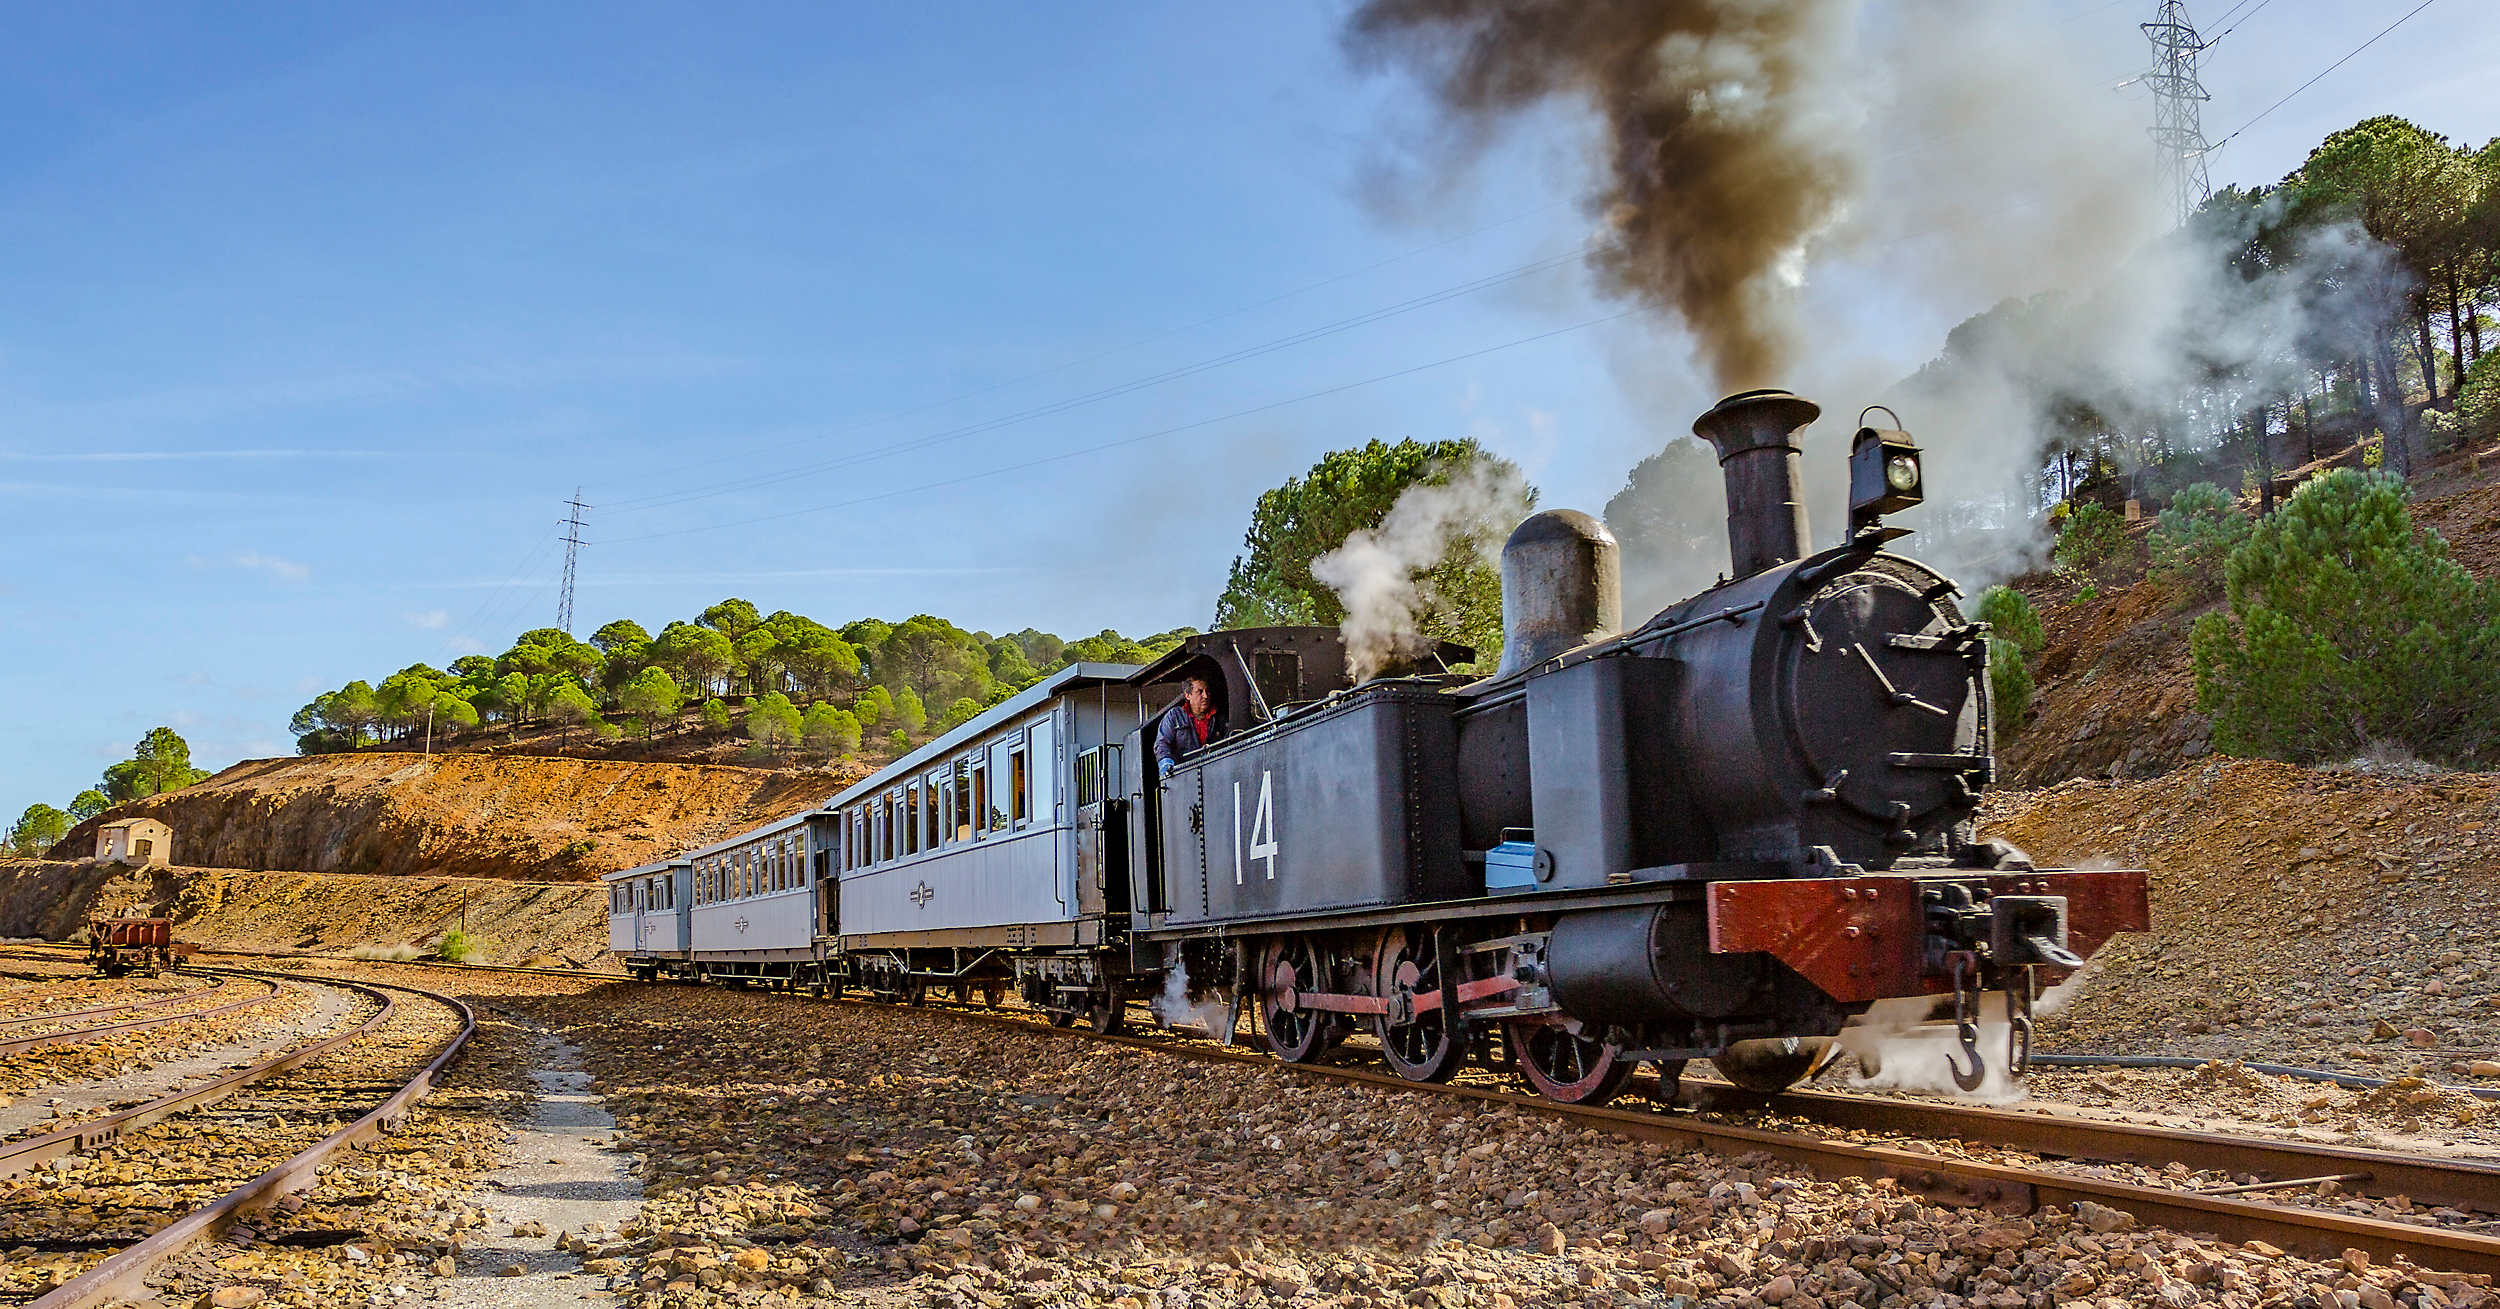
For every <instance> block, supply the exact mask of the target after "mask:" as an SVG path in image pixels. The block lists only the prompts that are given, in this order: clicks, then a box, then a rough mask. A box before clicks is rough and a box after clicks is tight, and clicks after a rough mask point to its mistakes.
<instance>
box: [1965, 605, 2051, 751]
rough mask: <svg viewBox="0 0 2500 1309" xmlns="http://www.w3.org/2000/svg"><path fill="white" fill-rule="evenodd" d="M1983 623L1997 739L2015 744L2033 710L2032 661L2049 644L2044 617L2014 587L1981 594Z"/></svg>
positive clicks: (1980, 615)
mask: <svg viewBox="0 0 2500 1309" xmlns="http://www.w3.org/2000/svg"><path fill="white" fill-rule="evenodd" d="M1978 617H1979V620H1980V621H1981V622H1983V623H1986V624H1987V625H1988V629H1989V636H1988V692H1989V696H1990V698H1991V699H1992V700H1993V701H1994V702H1995V709H1996V714H1995V718H1994V720H1993V721H1994V723H1995V726H1996V733H1997V736H1998V737H1999V738H2000V739H2002V740H2008V741H2010V740H2012V739H2014V735H2015V733H2017V732H2020V731H2021V730H2022V728H2023V717H2024V715H2025V714H2027V713H2028V712H2029V711H2030V709H2031V693H2032V690H2033V689H2034V684H2033V682H2032V680H2031V661H2032V659H2033V658H2034V657H2035V656H2037V655H2038V654H2039V653H2040V647H2042V646H2043V645H2046V644H2048V633H2047V632H2046V631H2045V630H2043V629H2042V628H2041V626H2040V615H2039V614H2038V613H2037V612H2036V611H2034V610H2033V609H2032V607H2031V602H2030V601H2029V600H2026V599H2024V598H2023V593H2022V592H2020V591H2017V590H2015V589H2014V588H2012V587H2010V586H1992V587H1989V588H1988V589H1987V590H1985V591H1982V592H1980V593H1979V606H1978Z"/></svg>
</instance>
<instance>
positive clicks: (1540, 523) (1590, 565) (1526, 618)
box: [1494, 509, 1623, 677]
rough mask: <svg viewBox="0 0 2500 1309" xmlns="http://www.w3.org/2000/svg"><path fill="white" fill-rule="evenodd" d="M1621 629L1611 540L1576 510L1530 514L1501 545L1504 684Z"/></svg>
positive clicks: (1620, 594) (1617, 573)
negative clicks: (1528, 669)
mask: <svg viewBox="0 0 2500 1309" xmlns="http://www.w3.org/2000/svg"><path fill="white" fill-rule="evenodd" d="M1622 625H1623V575H1622V569H1621V565H1620V564H1619V563H1618V562H1617V560H1616V558H1615V536H1614V533H1612V532H1609V531H1607V530H1606V525H1605V524H1604V523H1601V522H1599V521H1597V520H1596V519H1594V518H1591V517H1589V516H1588V515H1587V514H1584V513H1581V512H1580V511H1579V510H1577V509H1548V510H1545V511H1544V512H1542V513H1535V514H1530V515H1529V516H1528V520H1527V521H1526V522H1524V523H1521V524H1520V525H1519V526H1518V528H1517V529H1516V530H1514V531H1512V532H1511V534H1510V539H1509V540H1508V541H1505V542H1503V543H1502V665H1501V668H1500V670H1499V671H1497V672H1496V673H1495V674H1494V676H1496V677H1507V676H1509V675H1510V674H1512V673H1515V672H1518V671H1519V670H1520V669H1522V668H1530V667H1534V666H1535V665H1537V664H1540V663H1543V662H1545V661H1546V660H1548V659H1551V658H1553V657H1554V656H1555V655H1558V654H1561V653H1562V652H1563V651H1565V650H1569V649H1571V648H1572V647H1574V646H1580V645H1586V644H1588V643H1589V642H1591V641H1594V640H1597V639H1599V638H1600V637H1607V636H1612V635H1614V633H1615V629H1617V628H1619V627H1621V626H1622Z"/></svg>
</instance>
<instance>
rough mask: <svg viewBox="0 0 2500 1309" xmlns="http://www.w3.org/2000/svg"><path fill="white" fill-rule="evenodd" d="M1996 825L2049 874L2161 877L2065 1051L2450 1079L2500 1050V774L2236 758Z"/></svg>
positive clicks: (2014, 810)
mask: <svg viewBox="0 0 2500 1309" xmlns="http://www.w3.org/2000/svg"><path fill="white" fill-rule="evenodd" d="M1984 817H1985V819H1986V823H1985V825H1986V827H1987V830H1988V832H1989V834H1990V835H1993V836H1998V837H2002V838H2004V839H2006V840H2008V841H2011V842H2013V843H2014V844H2015V845H2017V846H2020V847H2021V848H2023V849H2024V850H2026V851H2028V852H2029V853H2030V854H2031V855H2032V856H2033V857H2034V858H2036V859H2038V860H2039V861H2041V863H2042V864H2043V865H2044V866H2046V865H2049V864H2058V865H2066V866H2072V865H2077V864H2082V865H2094V864H2098V865H2100V866H2104V867H2106V866H2109V865H2110V864H2113V863H2114V864H2119V865H2123V866H2129V867H2136V868H2143V869H2147V870H2149V871H2150V872H2151V873H2152V892H2153V930H2152V932H2151V933H2150V934H2148V935H2143V936H2127V937H2121V938H2119V939H2118V941H2117V942H2115V943H2114V944H2112V945H2111V946H2110V947H2109V948H2108V949H2107V950H2106V951H2105V952H2103V954H2102V955H2101V956H2100V958H2099V959H2097V960H2096V961H2095V962H2094V965H2093V969H2092V973H2091V975H2090V976H2089V977H2088V979H2087V981H2086V983H2085V985H2084V988H2083V996H2082V999H2081V1000H2079V1001H2078V1002H2077V1003H2076V1004H2075V1005H2074V1006H2073V1007H2072V1008H2070V1009H2068V1010H2066V1011H2065V1012H2064V1013H2062V1014H2060V1015H2058V1017H2057V1018H2056V1019H2054V1020H2052V1021H2051V1022H2049V1023H2045V1024H2044V1025H2043V1039H2044V1041H2046V1042H2048V1043H2049V1044H2050V1045H2051V1046H2052V1047H2053V1048H2056V1049H2060V1050H2066V1051H2082V1050H2100V1051H2108V1052H2113V1053H2145V1054H2151V1053H2160V1054H2191V1055H2202V1056H2228V1057H2237V1058H2272V1059H2278V1060H2287V1059H2293V1057H2297V1059H2316V1060H2322V1061H2325V1062H2328V1063H2343V1064H2347V1065H2351V1064H2356V1063H2357V1064H2362V1065H2394V1066H2396V1067H2398V1068H2405V1067H2411V1066H2420V1067H2423V1068H2425V1069H2427V1070H2429V1071H2432V1072H2436V1073H2439V1074H2440V1075H2442V1076H2447V1075H2449V1073H2450V1072H2451V1070H2452V1066H2453V1065H2454V1064H2456V1063H2458V1062H2459V1061H2464V1060H2473V1059H2488V1058H2491V1057H2493V1055H2494V1053H2495V1051H2500V973H2496V972H2495V969H2500V774H2491V773H2441V772H2438V771H2436V770H2432V769H2423V768H2419V767H2416V768H2414V769H2410V770H2407V771H2406V772H2404V773H2402V774H2398V775H2385V774H2371V773H2365V772H2359V771H2351V770H2342V769H2319V768H2297V767H2294V766H2292V765H2290V764H2282V763H2274V762H2272V761H2261V760H2221V759H2216V760H2211V761H2208V762H2206V763H2202V764H2197V765H2192V766H2189V767H2186V768H2181V769H2178V770H2176V771H2174V772H2170V773H2167V774H2165V775H2163V776H2161V777H2157V778H2153V779H2150V780H2146V781H2122V782H2096V781H2073V782H2067V783H2065V784H2064V785H2061V786H2057V787H2053V788H2050V789H2047V790H2042V791H2032V792H2026V793H2017V794H2011V795H2007V794H2002V793H2001V794H1999V795H1994V796H1991V797H1990V798H1989V802H1988V810H1987V812H1986V814H1985V815H1984ZM2408 1032H2414V1033H2420V1036H2418V1037H2415V1038H2413V1039H2411V1040H2407V1039H2405V1037H2404V1036H2403V1034H2404V1033H2408ZM2294 1061H2297V1060H2296V1059H2295V1060H2294Z"/></svg>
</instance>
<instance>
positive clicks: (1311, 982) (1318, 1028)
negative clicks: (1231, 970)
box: [1259, 936, 1329, 1064]
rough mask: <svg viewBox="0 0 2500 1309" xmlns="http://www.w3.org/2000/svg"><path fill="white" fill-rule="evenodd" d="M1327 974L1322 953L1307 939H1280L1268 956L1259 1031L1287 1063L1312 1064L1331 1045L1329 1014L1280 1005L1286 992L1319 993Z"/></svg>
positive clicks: (1263, 968) (1263, 972) (1264, 965)
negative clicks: (1322, 966)
mask: <svg viewBox="0 0 2500 1309" xmlns="http://www.w3.org/2000/svg"><path fill="white" fill-rule="evenodd" d="M1323 976H1324V974H1323V973H1322V972H1321V970H1320V959H1319V950H1318V949H1317V948H1316V947H1315V946H1313V945H1312V944H1311V938H1309V937H1307V936H1287V937H1280V938H1278V939H1277V940H1276V941H1274V942H1273V943H1271V944H1270V945H1269V946H1268V947H1267V950H1266V952H1265V954H1264V957H1263V960H1262V966H1261V967H1260V969H1259V977H1260V978H1261V980H1262V982H1263V985H1262V986H1261V987H1260V988H1259V1029H1260V1030H1261V1031H1263V1032H1265V1033H1267V1048H1268V1049H1270V1050H1272V1051H1274V1052H1275V1053H1276V1057H1277V1058H1279V1059H1282V1060H1284V1061H1285V1062H1287V1063H1292V1064H1303V1063H1309V1062H1310V1061H1311V1060H1312V1059H1314V1058H1316V1057H1318V1055H1319V1052H1320V1051H1321V1050H1324V1049H1326V1048H1327V1045H1328V1040H1327V1037H1328V1026H1329V1023H1328V1015H1327V1014H1324V1013H1320V1012H1318V1011H1317V1010H1308V1009H1304V1010H1295V1009H1287V1008H1285V1007H1284V1006H1283V1005H1282V1004H1280V1003H1279V1002H1278V1000H1279V997H1281V996H1282V995H1284V994H1285V993H1286V992H1288V991H1291V992H1296V993H1299V992H1302V991H1311V990H1317V989H1318V988H1319V985H1320V981H1321V979H1322V977H1323Z"/></svg>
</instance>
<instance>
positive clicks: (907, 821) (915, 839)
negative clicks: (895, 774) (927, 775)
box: [903, 782, 920, 854]
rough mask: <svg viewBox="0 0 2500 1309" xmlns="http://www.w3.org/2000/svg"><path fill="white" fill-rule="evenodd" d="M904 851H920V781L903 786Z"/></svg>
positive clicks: (913, 852)
mask: <svg viewBox="0 0 2500 1309" xmlns="http://www.w3.org/2000/svg"><path fill="white" fill-rule="evenodd" d="M903 853H905V854H918V853H920V783H918V782H914V783H912V784H911V785H910V786H907V787H904V788H903Z"/></svg>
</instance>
